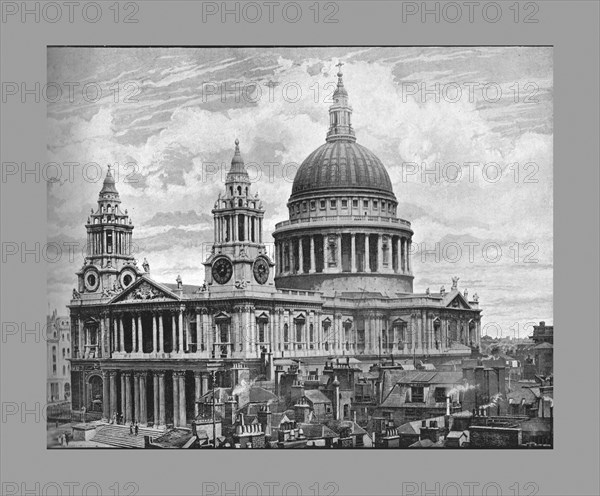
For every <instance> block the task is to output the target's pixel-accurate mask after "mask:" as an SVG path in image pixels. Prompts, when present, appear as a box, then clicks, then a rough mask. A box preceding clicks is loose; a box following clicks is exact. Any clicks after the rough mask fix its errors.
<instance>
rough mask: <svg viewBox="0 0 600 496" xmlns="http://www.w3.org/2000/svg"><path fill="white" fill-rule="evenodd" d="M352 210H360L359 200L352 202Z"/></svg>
mask: <svg viewBox="0 0 600 496" xmlns="http://www.w3.org/2000/svg"><path fill="white" fill-rule="evenodd" d="M352 208H358V200H352Z"/></svg>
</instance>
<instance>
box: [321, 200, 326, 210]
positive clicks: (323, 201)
mask: <svg viewBox="0 0 600 496" xmlns="http://www.w3.org/2000/svg"><path fill="white" fill-rule="evenodd" d="M320 207H321V210H324V209H325V200H321V204H320Z"/></svg>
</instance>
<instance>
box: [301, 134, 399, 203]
mask: <svg viewBox="0 0 600 496" xmlns="http://www.w3.org/2000/svg"><path fill="white" fill-rule="evenodd" d="M348 188H352V189H354V188H360V189H361V190H365V189H368V190H373V191H374V192H377V193H387V194H389V195H391V196H392V197H393V196H394V191H393V189H392V182H391V181H390V176H389V175H388V173H387V171H386V170H385V167H384V166H383V164H382V163H381V160H379V159H378V158H377V156H376V155H375V154H374V153H373V152H371V151H370V150H368V149H367V148H365V147H364V146H361V145H359V144H358V143H356V142H355V141H352V140H344V139H342V140H339V139H338V140H332V141H328V142H327V143H325V144H324V145H322V146H320V147H319V148H317V149H316V150H315V151H314V152H312V153H311V154H310V155H309V156H308V157H307V158H306V159H305V160H304V162H302V165H301V166H300V168H299V169H298V172H297V173H296V177H295V178H294V185H293V186H292V198H293V197H294V196H297V195H301V194H303V193H308V192H311V193H313V192H318V191H321V190H327V191H331V190H339V189H348Z"/></svg>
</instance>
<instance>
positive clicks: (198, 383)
mask: <svg viewBox="0 0 600 496" xmlns="http://www.w3.org/2000/svg"><path fill="white" fill-rule="evenodd" d="M194 388H195V389H194V418H195V417H197V416H198V413H199V412H198V401H200V397H201V396H202V374H201V373H200V372H199V371H197V370H195V371H194Z"/></svg>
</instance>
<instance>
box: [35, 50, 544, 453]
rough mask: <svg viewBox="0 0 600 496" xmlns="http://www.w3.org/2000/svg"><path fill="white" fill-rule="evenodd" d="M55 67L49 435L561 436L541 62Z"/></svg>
mask: <svg viewBox="0 0 600 496" xmlns="http://www.w3.org/2000/svg"><path fill="white" fill-rule="evenodd" d="M47 78H48V81H47V85H46V87H45V92H46V101H47V119H46V125H47V137H46V139H47V165H48V166H47V167H46V169H45V171H42V172H43V173H44V174H45V175H46V176H47V178H46V179H47V180H48V186H47V215H48V218H47V223H48V232H47V236H48V246H49V248H48V249H49V251H50V252H52V251H53V250H56V252H57V254H55V255H56V258H55V260H56V261H55V262H54V263H49V264H48V268H47V299H48V302H47V307H48V316H47V326H46V328H45V329H46V333H47V336H46V337H47V339H46V346H47V353H46V355H47V378H46V382H47V387H46V391H47V402H48V406H47V428H46V432H47V447H48V448H53V449H67V448H68V449H84V448H104V449H118V448H138V449H177V448H179V449H248V448H252V449H258V448H260V449H286V448H294V449H296V448H306V449H328V448H342V449H378V450H383V449H409V450H410V449H427V448H438V449H444V448H446V449H455V450H457V449H495V450H502V449H552V448H553V444H554V442H553V439H554V428H553V418H554V386H553V382H554V366H553V364H554V350H553V347H554V336H553V332H554V322H553V318H554V316H553V296H554V295H553V284H554V281H553V266H554V262H553V257H554V254H553V244H554V231H553V223H554V215H553V187H554V186H553V132H554V131H553V90H554V88H553V84H554V83H553V49H552V47H545V46H480V47H478V46H468V47H467V46H337V47H336V46H327V47H273V46H269V47H267V46H257V47H216V46H215V47H208V46H206V47H153V46H127V47H117V46H114V47H111V46H98V47H92V46H86V47H83V46H49V47H48V48H47ZM69 81H72V82H78V83H77V84H75V83H72V84H71V83H68V82H69ZM59 82H60V83H59ZM58 252H60V253H58ZM60 255H62V256H60ZM67 255H68V256H67ZM48 257H49V258H52V257H53V255H52V254H48Z"/></svg>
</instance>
